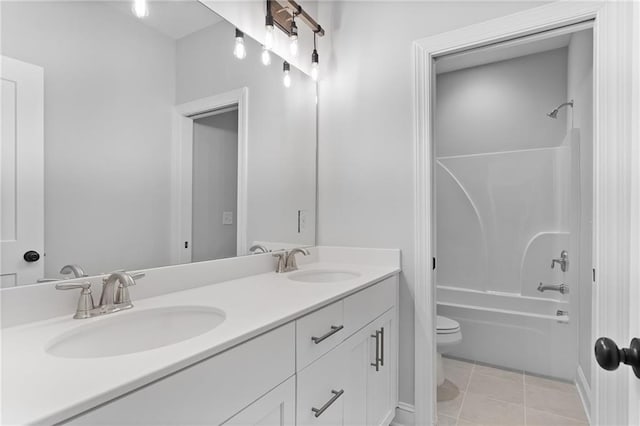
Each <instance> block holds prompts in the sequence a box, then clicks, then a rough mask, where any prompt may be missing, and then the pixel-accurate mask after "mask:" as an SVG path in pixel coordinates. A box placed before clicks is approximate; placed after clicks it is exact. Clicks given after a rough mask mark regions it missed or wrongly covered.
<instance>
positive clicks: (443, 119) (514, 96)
mask: <svg viewBox="0 0 640 426" xmlns="http://www.w3.org/2000/svg"><path fill="white" fill-rule="evenodd" d="M436 81H437V94H436V110H437V114H436V122H435V126H436V127H435V140H436V141H437V143H436V156H438V157H444V156H449V155H465V154H480V153H486V152H503V151H517V150H522V149H534V148H547V147H555V146H558V145H560V144H561V143H562V141H563V139H564V137H565V135H566V133H567V128H566V119H565V117H566V116H567V115H566V114H564V112H566V111H563V113H561V114H559V115H558V119H556V120H552V119H550V118H549V117H547V115H546V114H547V113H548V112H550V111H551V110H552V109H553V108H555V107H556V106H557V105H559V104H561V103H562V102H566V100H567V48H566V47H565V48H562V49H555V50H551V51H547V52H541V53H537V54H534V55H527V56H522V57H519V58H513V59H509V60H506V61H500V62H494V63H492V64H487V65H481V66H477V67H472V68H466V69H462V70H458V71H452V72H448V73H444V74H439V75H438V77H437V79H436Z"/></svg>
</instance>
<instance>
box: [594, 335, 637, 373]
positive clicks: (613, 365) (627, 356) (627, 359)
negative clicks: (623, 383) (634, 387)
mask: <svg viewBox="0 0 640 426" xmlns="http://www.w3.org/2000/svg"><path fill="white" fill-rule="evenodd" d="M595 353H596V360H597V361H598V364H600V367H602V368H604V369H605V370H609V371H613V370H615V369H617V368H618V366H619V365H620V363H623V364H627V365H630V366H631V368H633V372H634V374H635V375H636V377H637V378H639V379H640V339H637V338H633V339H631V343H630V344H629V347H628V348H623V349H620V348H618V345H616V342H614V341H613V340H611V339H609V338H608V337H601V338H599V339H598V340H596V347H595Z"/></svg>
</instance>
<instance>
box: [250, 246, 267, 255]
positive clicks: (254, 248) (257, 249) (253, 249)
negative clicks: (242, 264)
mask: <svg viewBox="0 0 640 426" xmlns="http://www.w3.org/2000/svg"><path fill="white" fill-rule="evenodd" d="M270 251H271V250H269V249H268V248H266V247H265V246H263V245H262V244H254V245H252V246H251V247H250V248H249V253H252V254H260V253H269V252H270Z"/></svg>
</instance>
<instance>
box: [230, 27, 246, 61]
mask: <svg viewBox="0 0 640 426" xmlns="http://www.w3.org/2000/svg"><path fill="white" fill-rule="evenodd" d="M233 54H234V55H235V57H236V58H238V59H244V58H245V57H246V56H247V49H246V48H245V47H244V33H243V32H242V31H240V30H238V29H236V45H235V47H234V48H233Z"/></svg>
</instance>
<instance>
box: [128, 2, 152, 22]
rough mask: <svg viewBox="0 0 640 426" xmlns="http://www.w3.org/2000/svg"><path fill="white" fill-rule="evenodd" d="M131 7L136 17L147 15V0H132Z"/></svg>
mask: <svg viewBox="0 0 640 426" xmlns="http://www.w3.org/2000/svg"><path fill="white" fill-rule="evenodd" d="M132 9H133V14H134V15H136V16H137V17H138V18H144V17H146V16H149V5H148V4H147V0H134V1H133V8H132Z"/></svg>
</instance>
